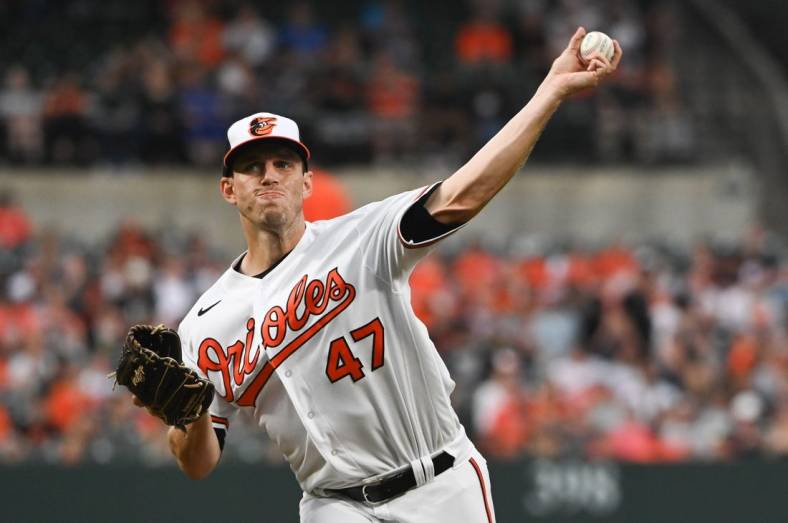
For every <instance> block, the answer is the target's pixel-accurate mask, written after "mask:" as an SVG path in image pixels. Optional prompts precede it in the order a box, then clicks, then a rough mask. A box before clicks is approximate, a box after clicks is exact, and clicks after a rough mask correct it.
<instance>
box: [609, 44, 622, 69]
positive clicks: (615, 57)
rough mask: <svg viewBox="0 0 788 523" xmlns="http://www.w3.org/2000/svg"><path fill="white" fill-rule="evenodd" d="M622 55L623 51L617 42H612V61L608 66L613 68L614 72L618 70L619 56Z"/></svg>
mask: <svg viewBox="0 0 788 523" xmlns="http://www.w3.org/2000/svg"><path fill="white" fill-rule="evenodd" d="M623 54H624V50H623V49H621V46H620V45H619V43H618V40H613V60H612V61H611V63H610V65H612V66H613V70H614V71H615V70H616V69H618V64H620V63H621V56H622V55H623Z"/></svg>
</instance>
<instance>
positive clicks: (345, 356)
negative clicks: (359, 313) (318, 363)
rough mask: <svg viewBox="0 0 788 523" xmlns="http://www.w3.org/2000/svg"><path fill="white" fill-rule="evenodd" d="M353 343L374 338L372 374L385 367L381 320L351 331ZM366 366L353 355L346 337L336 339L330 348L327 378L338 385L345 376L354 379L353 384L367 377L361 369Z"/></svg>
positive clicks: (375, 320) (376, 319) (378, 319)
mask: <svg viewBox="0 0 788 523" xmlns="http://www.w3.org/2000/svg"><path fill="white" fill-rule="evenodd" d="M350 336H351V337H352V338H353V341H355V342H359V341H361V340H363V339H364V338H367V337H369V336H372V372H374V371H375V370H377V369H379V368H380V367H382V366H383V350H384V346H385V344H384V339H383V324H382V323H381V322H380V318H375V319H374V320H372V321H371V322H369V323H367V324H366V325H362V326H361V327H359V328H358V329H353V330H352V331H350ZM362 368H364V365H363V364H362V363H361V360H360V359H358V358H356V357H355V356H354V355H353V352H352V351H351V350H350V347H349V346H348V344H347V341H345V337H344V336H342V337H340V338H337V339H335V340H334V341H332V342H331V345H330V346H329V347H328V361H326V376H328V379H329V380H330V381H331V383H336V382H337V381H339V380H341V379H342V378H344V377H345V376H350V377H351V378H353V382H354V383H355V382H356V381H358V380H360V379H361V378H363V377H364V376H365V374H364V371H362V370H361V369H362Z"/></svg>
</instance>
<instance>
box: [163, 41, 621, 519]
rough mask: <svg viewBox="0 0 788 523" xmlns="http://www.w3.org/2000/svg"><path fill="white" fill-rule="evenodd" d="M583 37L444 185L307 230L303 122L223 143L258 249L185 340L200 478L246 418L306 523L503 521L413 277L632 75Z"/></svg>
mask: <svg viewBox="0 0 788 523" xmlns="http://www.w3.org/2000/svg"><path fill="white" fill-rule="evenodd" d="M584 34H585V30H584V29H583V28H579V29H578V30H577V32H576V33H575V34H574V36H573V37H572V38H571V41H570V42H569V45H568V47H567V48H566V50H564V51H563V53H562V54H561V55H560V56H559V57H558V58H557V59H556V60H555V62H554V63H553V66H552V69H551V70H550V72H549V73H548V75H547V76H546V78H545V79H544V81H543V83H542V85H541V86H540V87H539V89H538V90H537V92H536V93H535V94H534V96H533V98H532V99H531V100H530V101H529V102H528V104H527V105H526V106H525V107H524V108H523V109H522V110H521V111H520V112H519V113H518V114H517V115H516V116H514V118H512V120H511V121H509V122H508V123H507V124H506V125H505V126H504V127H503V128H502V129H501V131H500V132H499V133H498V134H497V135H496V136H495V137H493V138H492V139H491V140H490V141H489V142H488V143H487V144H486V145H485V146H484V147H483V148H482V149H481V150H480V151H479V152H478V153H477V154H476V155H475V156H474V157H473V158H472V159H471V160H470V161H469V162H468V163H467V164H465V165H464V166H463V167H462V168H460V169H459V170H458V171H457V172H456V173H454V174H453V175H452V176H450V177H449V178H447V179H446V180H445V181H443V182H437V183H434V184H432V185H430V186H428V187H423V188H420V189H416V190H412V191H408V192H405V193H402V194H397V195H394V196H391V197H389V198H387V199H385V200H383V201H379V202H376V203H371V204H369V205H366V206H364V207H362V208H360V209H358V210H356V211H353V212H351V213H349V214H346V215H344V216H341V217H338V218H335V219H332V220H327V221H318V222H314V223H309V222H306V221H305V220H304V216H303V212H302V208H303V200H304V198H307V197H308V196H309V195H310V192H311V189H312V176H311V173H310V171H309V169H308V161H309V159H310V153H309V149H308V148H307V147H306V145H304V144H303V143H302V142H301V138H300V136H299V131H298V126H297V125H296V123H295V122H294V121H293V120H290V119H288V118H285V117H283V116H279V115H274V114H270V113H257V114H254V115H251V116H249V117H247V118H243V119H242V120H239V121H238V122H236V123H234V124H233V125H232V126H231V127H230V128H229V130H228V133H227V135H228V138H229V142H230V149H229V151H228V152H227V154H226V156H225V158H224V173H223V176H222V178H221V181H220V190H221V195H222V197H223V198H224V199H225V201H227V202H228V203H229V204H231V205H233V206H235V207H236V208H237V209H238V212H239V215H240V221H241V228H242V231H243V234H244V237H245V239H246V243H247V247H248V249H247V250H246V251H245V252H244V253H243V254H241V255H240V256H238V257H237V258H236V259H235V260H234V261H233V262H232V264H231V265H230V267H229V268H228V269H227V271H226V272H225V273H224V274H223V275H222V276H221V277H220V278H219V280H218V281H217V282H216V283H215V284H214V285H213V286H212V287H211V288H210V289H208V291H206V292H205V294H203V295H202V296H201V297H200V299H199V300H198V301H197V303H196V304H195V305H194V307H193V308H192V310H191V311H190V312H189V313H188V314H187V315H186V317H185V319H184V320H183V322H182V323H181V325H180V328H179V334H180V337H181V340H182V343H183V348H182V350H183V359H184V363H185V364H187V365H188V366H190V367H192V368H194V369H195V370H197V371H198V372H199V373H200V374H201V375H202V376H204V377H206V378H207V379H209V380H210V381H211V382H212V383H213V384H214V386H215V388H216V396H215V397H214V400H213V403H212V404H211V406H210V412H209V413H208V414H205V415H203V416H201V417H200V418H199V419H198V421H196V422H194V423H192V424H190V425H188V426H187V431H186V432H183V431H180V430H178V429H174V428H173V429H171V430H170V432H169V434H168V438H169V443H170V448H171V450H172V452H173V454H174V455H175V458H176V460H177V462H178V465H179V466H180V468H181V469H182V470H183V471H184V472H185V473H186V474H187V475H188V476H189V477H191V478H202V477H204V476H206V475H207V474H208V473H210V472H211V470H212V469H213V468H214V467H215V466H216V465H217V463H218V462H219V458H220V456H221V452H222V448H223V446H224V439H225V435H226V433H227V431H228V430H230V427H231V426H232V424H233V419H234V417H235V415H236V414H238V412H239V411H241V410H244V409H245V410H246V412H248V413H250V414H251V415H252V417H253V419H254V420H255V421H256V423H257V424H258V425H259V426H260V428H261V429H263V430H264V431H265V432H267V434H268V436H269V437H270V438H271V440H272V441H273V443H274V444H276V445H277V446H278V447H279V449H280V450H281V452H282V454H283V455H284V456H285V458H286V459H287V461H288V462H289V464H290V466H291V468H292V470H293V472H294V473H295V476H296V478H297V480H298V482H299V484H300V486H301V488H302V489H303V491H304V495H303V498H302V500H301V504H300V515H301V521H302V522H305V523H327V522H337V521H341V522H344V523H356V522H370V521H396V522H403V523H405V522H446V523H449V522H451V523H456V522H458V521H463V522H472V523H476V522H479V523H482V522H485V523H492V522H493V521H494V520H495V515H494V511H493V504H492V497H491V491H490V478H489V476H488V472H487V466H486V462H485V460H484V458H483V457H482V456H481V455H480V454H479V452H478V451H477V450H476V449H475V448H474V446H473V444H472V443H471V442H470V440H469V439H468V437H467V436H466V434H465V430H464V429H463V427H462V425H461V424H460V423H459V421H458V419H457V415H456V414H455V412H454V410H453V409H452V406H451V404H450V401H449V395H450V393H451V391H452V389H453V387H454V383H453V382H452V380H451V378H450V377H449V373H448V371H447V369H446V367H445V366H444V364H443V362H442V360H441V358H440V357H439V356H438V353H437V352H436V350H435V347H434V346H433V344H432V342H431V341H430V339H429V337H428V333H427V329H426V328H425V326H424V325H423V324H422V323H421V322H420V321H419V320H418V319H417V318H416V316H415V315H414V313H413V311H412V309H411V306H410V289H409V287H408V276H409V275H410V273H411V271H412V270H413V267H414V266H415V264H416V263H417V262H418V261H419V260H420V259H421V258H422V257H424V256H425V255H426V254H427V253H428V252H429V250H430V249H429V247H430V246H432V245H434V244H435V243H436V242H438V241H439V240H441V239H442V238H444V237H446V236H447V235H449V234H451V233H453V232H454V231H456V230H457V229H459V228H460V227H462V226H463V225H464V224H465V223H467V222H468V220H470V219H471V218H472V217H473V216H475V215H476V214H477V213H478V212H479V211H481V209H482V208H483V207H484V205H485V204H487V202H489V201H490V199H492V197H493V196H494V195H495V194H496V193H497V192H498V191H499V190H501V189H502V188H503V186H504V185H506V183H507V182H508V181H509V179H511V177H512V176H514V174H515V173H516V172H517V171H518V170H519V169H520V167H521V166H522V165H523V163H524V162H525V160H526V159H527V157H528V155H529V153H530V151H531V149H532V148H533V146H534V144H535V143H536V141H537V139H538V138H539V135H540V133H541V132H542V130H543V129H544V127H545V125H546V124H547V121H548V120H549V119H550V117H551V115H552V114H553V112H554V111H555V110H556V109H557V108H558V106H559V105H560V104H561V102H562V101H563V100H565V99H566V98H567V97H568V96H570V95H571V94H573V93H575V92H577V91H579V90H581V89H585V88H589V87H594V86H596V85H597V84H598V83H599V82H600V80H602V79H603V78H605V77H606V76H608V75H609V74H611V73H612V72H613V71H614V70H615V69H616V67H617V65H618V63H619V61H620V60H621V54H622V53H621V48H620V47H619V45H618V42H615V54H614V56H613V58H612V60H610V61H608V60H607V59H606V58H605V57H602V56H598V55H597V56H595V57H593V58H592V59H591V61H590V63H588V64H587V65H586V64H584V63H583V62H582V61H581V60H580V58H579V57H578V49H579V46H580V42H581V40H582V38H583V36H584Z"/></svg>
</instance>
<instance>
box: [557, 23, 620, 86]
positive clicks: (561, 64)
mask: <svg viewBox="0 0 788 523" xmlns="http://www.w3.org/2000/svg"><path fill="white" fill-rule="evenodd" d="M585 35H586V30H585V29H584V28H582V27H578V28H577V31H575V34H574V35H573V36H572V38H571V39H570V40H569V45H567V46H566V49H564V50H563V52H562V53H561V54H560V55H559V56H558V58H556V59H555V61H553V66H552V67H551V68H550V72H549V73H547V78H545V81H546V82H547V83H548V84H549V85H550V86H551V87H552V88H554V89H556V91H557V93H558V95H559V96H560V97H561V98H562V99H563V98H566V97H567V96H570V95H572V94H574V93H576V92H578V91H582V90H583V89H588V88H591V87H596V86H597V85H599V83H600V82H601V81H603V80H604V79H605V78H606V77H608V76H610V75H611V74H613V72H614V71H615V70H616V69H617V68H618V64H619V63H620V62H621V56H622V55H623V51H622V50H621V46H620V45H619V43H618V40H613V49H614V52H613V58H612V60H608V59H607V58H606V57H604V56H602V55H601V54H599V53H594V54H593V55H591V58H590V60H589V61H588V64H584V63H583V62H582V61H581V60H580V43H581V42H582V41H583V37H584V36H585Z"/></svg>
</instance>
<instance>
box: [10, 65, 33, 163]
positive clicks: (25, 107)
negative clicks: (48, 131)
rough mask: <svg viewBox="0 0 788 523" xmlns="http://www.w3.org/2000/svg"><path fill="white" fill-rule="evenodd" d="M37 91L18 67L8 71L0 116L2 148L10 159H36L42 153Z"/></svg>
mask: <svg viewBox="0 0 788 523" xmlns="http://www.w3.org/2000/svg"><path fill="white" fill-rule="evenodd" d="M41 104H42V100H41V94H40V93H39V92H38V91H37V90H36V89H35V88H33V86H32V85H31V83H30V75H29V74H28V72H27V70H26V69H25V68H23V67H21V66H15V67H12V68H10V69H9V70H8V72H7V73H6V77H5V86H4V87H3V90H2V91H0V118H2V119H3V120H4V123H5V138H6V143H5V149H6V152H7V154H8V159H9V160H10V161H12V162H34V161H40V160H41V159H42V158H43V155H44V132H43V128H42V125H41Z"/></svg>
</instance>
